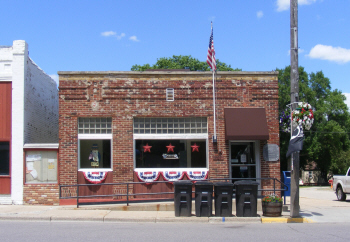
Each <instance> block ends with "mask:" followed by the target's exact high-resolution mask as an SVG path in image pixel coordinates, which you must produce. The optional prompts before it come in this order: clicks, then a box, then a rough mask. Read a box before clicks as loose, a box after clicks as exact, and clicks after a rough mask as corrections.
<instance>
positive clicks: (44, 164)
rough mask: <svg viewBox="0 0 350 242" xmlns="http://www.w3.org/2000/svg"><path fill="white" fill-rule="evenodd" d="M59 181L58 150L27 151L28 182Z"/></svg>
mask: <svg viewBox="0 0 350 242" xmlns="http://www.w3.org/2000/svg"><path fill="white" fill-rule="evenodd" d="M41 182H44V183H45V182H50V183H51V182H57V151H56V150H54V151H43V150H40V151H26V183H41Z"/></svg>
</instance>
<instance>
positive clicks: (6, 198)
mask: <svg viewBox="0 0 350 242" xmlns="http://www.w3.org/2000/svg"><path fill="white" fill-rule="evenodd" d="M0 204H3V205H10V204H12V200H11V195H7V194H5V195H4V194H1V195H0Z"/></svg>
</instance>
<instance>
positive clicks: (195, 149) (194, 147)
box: [191, 143, 199, 152]
mask: <svg viewBox="0 0 350 242" xmlns="http://www.w3.org/2000/svg"><path fill="white" fill-rule="evenodd" d="M191 148H192V152H195V151H197V152H199V149H198V148H199V145H197V144H196V143H194V145H191Z"/></svg>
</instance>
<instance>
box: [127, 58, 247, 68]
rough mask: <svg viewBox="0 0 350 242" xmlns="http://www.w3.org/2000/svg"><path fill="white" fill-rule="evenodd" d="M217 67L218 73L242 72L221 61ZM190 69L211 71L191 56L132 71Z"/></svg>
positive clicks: (217, 62) (167, 60)
mask: <svg viewBox="0 0 350 242" xmlns="http://www.w3.org/2000/svg"><path fill="white" fill-rule="evenodd" d="M216 67H217V70H218V71H241V69H233V68H232V67H231V65H227V64H226V63H223V62H221V61H219V60H216ZM185 68H189V69H190V70H191V71H209V70H210V68H209V65H208V64H207V62H205V61H199V60H198V59H195V58H193V57H192V56H190V55H188V56H187V55H186V56H182V55H178V56H176V55H173V57H170V58H166V57H162V58H160V59H157V62H156V63H155V64H154V65H152V66H151V65H150V64H145V65H143V66H141V65H133V66H132V67H131V70H132V71H145V70H149V69H185Z"/></svg>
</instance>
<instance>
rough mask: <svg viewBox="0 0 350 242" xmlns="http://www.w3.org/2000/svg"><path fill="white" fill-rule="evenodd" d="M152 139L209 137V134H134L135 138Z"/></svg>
mask: <svg viewBox="0 0 350 242" xmlns="http://www.w3.org/2000/svg"><path fill="white" fill-rule="evenodd" d="M138 139H151V140H157V139H158V140H167V139H205V140H207V139H208V134H207V133H205V134H134V140H138Z"/></svg>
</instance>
